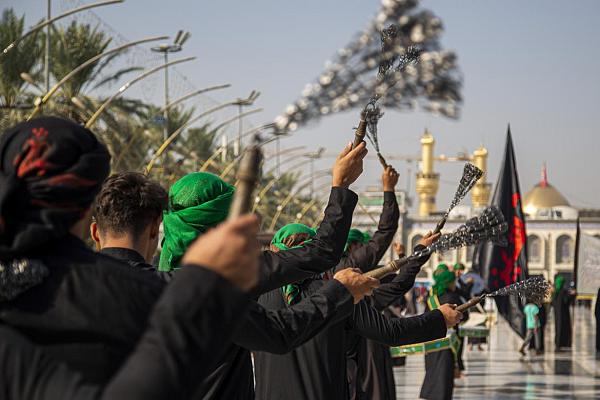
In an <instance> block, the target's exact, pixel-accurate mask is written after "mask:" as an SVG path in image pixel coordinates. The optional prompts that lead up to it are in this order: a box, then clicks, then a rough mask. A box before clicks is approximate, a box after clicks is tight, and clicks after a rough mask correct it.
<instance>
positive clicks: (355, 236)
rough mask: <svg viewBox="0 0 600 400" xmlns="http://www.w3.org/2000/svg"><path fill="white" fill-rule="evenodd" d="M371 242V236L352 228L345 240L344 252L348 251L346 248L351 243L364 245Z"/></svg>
mask: <svg viewBox="0 0 600 400" xmlns="http://www.w3.org/2000/svg"><path fill="white" fill-rule="evenodd" d="M369 240H371V235H369V234H368V233H363V232H362V231H361V230H359V229H356V228H352V229H350V230H349V231H348V239H346V247H344V251H346V250H348V246H350V245H351V244H352V243H361V244H366V243H368V242H369Z"/></svg>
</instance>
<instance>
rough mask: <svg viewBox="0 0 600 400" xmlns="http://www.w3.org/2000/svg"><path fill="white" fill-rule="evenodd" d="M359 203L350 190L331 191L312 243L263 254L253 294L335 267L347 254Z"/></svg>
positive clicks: (335, 189) (333, 189) (332, 189)
mask: <svg viewBox="0 0 600 400" xmlns="http://www.w3.org/2000/svg"><path fill="white" fill-rule="evenodd" d="M357 201H358V196H357V195H356V193H354V192H352V191H351V190H348V189H345V188H341V187H333V188H331V194H330V195H329V202H328V203H327V207H326V208H325V216H324V218H323V221H322V222H321V225H320V226H319V229H318V230H317V234H316V235H315V237H314V238H313V239H312V240H311V241H310V242H308V243H306V244H305V245H303V246H302V247H299V248H297V249H290V250H286V251H280V252H278V253H275V252H272V251H263V252H262V255H261V257H260V269H261V270H260V282H259V284H258V286H257V287H256V289H255V290H253V291H252V295H253V296H259V295H261V294H263V293H266V292H269V291H271V290H273V289H277V288H280V287H282V286H284V285H287V284H289V283H293V282H298V281H301V280H303V279H306V278H309V277H311V276H313V275H315V274H319V273H321V272H325V271H327V270H328V269H331V268H333V267H334V266H335V265H336V264H337V263H338V261H339V260H340V257H341V256H342V253H343V251H344V246H345V244H346V239H347V238H348V231H349V230H350V225H351V224H352V213H353V212H354V207H355V206H356V202H357Z"/></svg>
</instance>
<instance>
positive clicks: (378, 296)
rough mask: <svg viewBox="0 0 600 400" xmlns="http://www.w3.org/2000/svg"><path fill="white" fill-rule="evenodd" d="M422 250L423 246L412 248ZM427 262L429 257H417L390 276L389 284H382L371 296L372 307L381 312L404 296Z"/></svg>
mask: <svg viewBox="0 0 600 400" xmlns="http://www.w3.org/2000/svg"><path fill="white" fill-rule="evenodd" d="M423 249H425V246H423V245H420V244H419V245H417V246H416V247H415V248H414V251H415V252H417V251H421V250H423ZM427 261H429V255H427V256H423V257H419V258H418V259H416V260H413V261H411V262H409V263H408V264H406V265H405V266H403V267H402V268H400V271H399V272H398V274H396V275H395V276H394V275H392V276H393V279H391V282H382V283H381V285H380V286H379V287H378V288H377V289H375V290H374V291H373V295H372V296H371V298H372V300H373V302H372V304H373V306H374V307H375V308H376V309H377V310H379V311H381V310H383V309H384V308H386V307H387V306H389V305H390V304H392V303H393V302H394V301H396V299H398V298H400V297H402V296H404V295H405V294H406V293H407V292H408V291H409V290H410V289H411V288H412V287H413V286H414V284H415V280H416V278H417V274H418V273H419V271H421V267H422V266H423V264H425V263H426V262H427Z"/></svg>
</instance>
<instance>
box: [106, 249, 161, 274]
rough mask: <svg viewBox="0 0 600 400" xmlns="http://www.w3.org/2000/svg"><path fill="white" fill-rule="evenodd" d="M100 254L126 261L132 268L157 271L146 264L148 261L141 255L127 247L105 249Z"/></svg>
mask: <svg viewBox="0 0 600 400" xmlns="http://www.w3.org/2000/svg"><path fill="white" fill-rule="evenodd" d="M99 253H100V254H105V255H107V256H109V257H113V258H116V259H117V260H121V261H125V262H126V263H127V264H129V265H131V266H132V267H136V268H140V269H142V270H147V271H149V270H150V269H151V268H152V269H156V267H155V266H153V265H150V264H148V263H146V259H145V258H144V256H142V255H141V254H140V253H138V252H137V251H135V250H133V249H128V248H126V247H105V248H103V249H102V250H100V252H99Z"/></svg>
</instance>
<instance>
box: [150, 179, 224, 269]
mask: <svg viewBox="0 0 600 400" xmlns="http://www.w3.org/2000/svg"><path fill="white" fill-rule="evenodd" d="M234 190H235V188H234V187H233V186H232V185H230V184H228V183H226V182H224V181H223V180H222V179H221V178H219V177H218V176H216V175H213V174H209V173H207V172H194V173H191V174H188V175H186V176H184V177H183V178H181V179H180V180H178V181H177V182H175V184H174V185H173V186H171V189H170V190H169V206H168V208H167V210H166V211H165V212H164V214H163V229H164V233H165V237H164V239H163V243H162V251H161V253H160V263H159V266H158V270H159V271H172V270H173V269H175V268H176V267H178V266H179V261H180V260H181V257H182V256H183V254H184V253H185V250H186V249H187V248H188V246H189V245H190V244H191V243H192V242H193V241H194V240H195V239H196V238H197V237H198V236H199V235H201V234H203V233H204V232H206V231H207V230H208V229H210V228H212V227H214V226H216V225H218V224H220V223H221V222H223V221H224V220H225V219H226V218H227V214H228V213H229V206H230V205H231V201H232V199H233V192H234Z"/></svg>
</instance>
